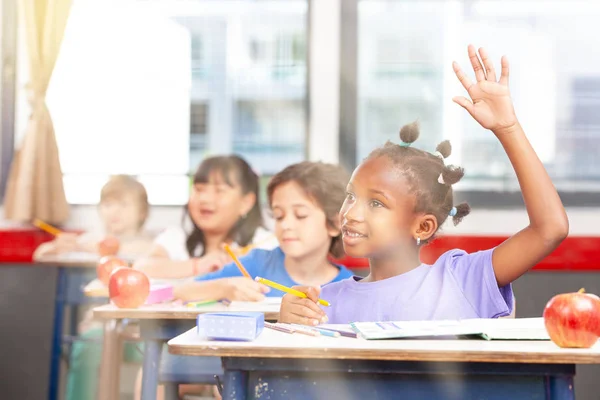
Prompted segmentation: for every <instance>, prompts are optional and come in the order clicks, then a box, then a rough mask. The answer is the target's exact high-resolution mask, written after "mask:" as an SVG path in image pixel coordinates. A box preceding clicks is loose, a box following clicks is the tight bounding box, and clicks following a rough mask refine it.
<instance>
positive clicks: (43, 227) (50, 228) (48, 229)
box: [33, 218, 62, 236]
mask: <svg viewBox="0 0 600 400" xmlns="http://www.w3.org/2000/svg"><path fill="white" fill-rule="evenodd" d="M33 224H34V225H35V226H37V227H38V228H40V229H41V230H43V231H45V232H48V233H49V234H51V235H52V236H58V235H60V234H61V233H62V231H61V230H60V229H58V228H55V227H53V226H52V225H49V224H47V223H45V222H44V221H42V220H40V219H37V218H36V219H35V220H34V221H33Z"/></svg>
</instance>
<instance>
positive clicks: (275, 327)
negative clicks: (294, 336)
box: [265, 322, 294, 333]
mask: <svg viewBox="0 0 600 400" xmlns="http://www.w3.org/2000/svg"><path fill="white" fill-rule="evenodd" d="M265 326H266V327H267V328H271V329H273V330H275V331H280V332H285V333H294V330H293V329H291V328H286V327H285V326H281V325H278V324H273V323H271V322H265Z"/></svg>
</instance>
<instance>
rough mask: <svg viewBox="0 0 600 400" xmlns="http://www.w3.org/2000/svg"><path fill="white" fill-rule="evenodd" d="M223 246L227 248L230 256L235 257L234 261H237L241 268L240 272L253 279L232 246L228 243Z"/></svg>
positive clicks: (236, 263)
mask: <svg viewBox="0 0 600 400" xmlns="http://www.w3.org/2000/svg"><path fill="white" fill-rule="evenodd" d="M223 247H224V248H225V251H226V252H227V253H228V254H229V256H230V257H231V258H232V259H233V262H234V263H235V265H237V267H238V269H239V270H240V272H241V273H242V275H244V276H245V277H246V278H250V279H252V277H251V276H250V274H249V273H248V271H246V268H244V266H243V265H242V263H241V262H240V260H238V258H237V256H236V255H235V253H234V252H233V250H231V247H229V246H228V245H226V244H225V245H223Z"/></svg>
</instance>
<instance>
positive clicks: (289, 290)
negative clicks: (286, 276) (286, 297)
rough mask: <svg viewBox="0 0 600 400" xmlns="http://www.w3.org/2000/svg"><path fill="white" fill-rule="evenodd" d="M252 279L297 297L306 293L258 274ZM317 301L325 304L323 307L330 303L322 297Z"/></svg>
mask: <svg viewBox="0 0 600 400" xmlns="http://www.w3.org/2000/svg"><path fill="white" fill-rule="evenodd" d="M254 280H255V281H256V282H260V283H262V284H263V285H267V286H269V287H272V288H273V289H278V290H281V291H282V292H285V293H289V294H293V295H294V296H298V297H301V298H303V299H305V298H306V294H305V293H302V292H301V291H299V290H296V289H292V288H289V287H287V286H283V285H280V284H279V283H276V282H273V281H270V280H268V279H265V278H261V277H260V276H257V277H256V278H254ZM318 303H319V304H321V305H323V306H325V307H329V306H331V304H329V302H328V301H326V300H323V299H319V301H318Z"/></svg>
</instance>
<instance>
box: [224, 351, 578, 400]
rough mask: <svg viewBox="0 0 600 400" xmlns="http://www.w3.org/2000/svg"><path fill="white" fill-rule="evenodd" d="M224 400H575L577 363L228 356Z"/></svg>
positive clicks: (226, 358)
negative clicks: (574, 379)
mask: <svg viewBox="0 0 600 400" xmlns="http://www.w3.org/2000/svg"><path fill="white" fill-rule="evenodd" d="M223 366H224V368H225V379H224V382H223V383H224V393H223V399H224V400H242V399H244V400H245V399H270V400H275V399H286V400H307V399H350V400H352V399H369V400H377V399H382V400H383V399H385V400H388V399H410V400H413V399H416V400H418V399H423V400H430V399H436V400H471V399H472V400H506V399H511V400H521V399H522V400H525V399H527V400H531V399H536V400H573V399H575V393H574V388H573V377H574V375H575V365H572V364H518V363H471V362H465V363H460V362H406V361H372V360H327V359H281V358H254V357H248V358H240V357H223Z"/></svg>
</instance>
